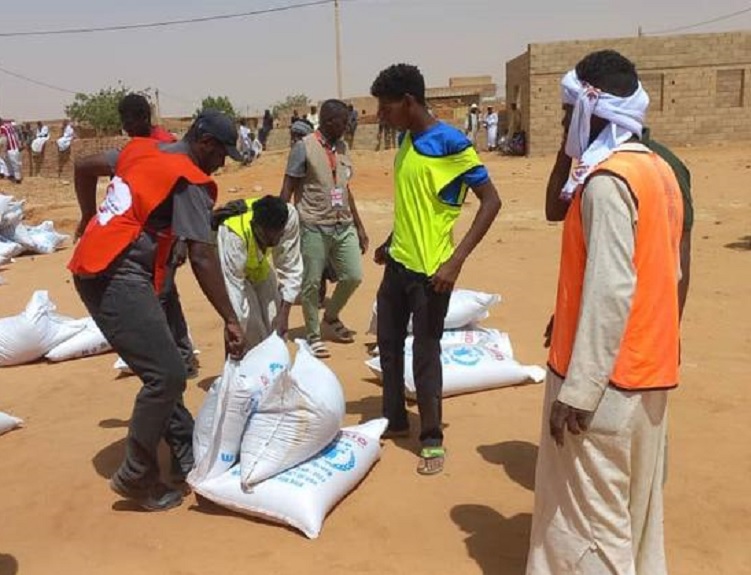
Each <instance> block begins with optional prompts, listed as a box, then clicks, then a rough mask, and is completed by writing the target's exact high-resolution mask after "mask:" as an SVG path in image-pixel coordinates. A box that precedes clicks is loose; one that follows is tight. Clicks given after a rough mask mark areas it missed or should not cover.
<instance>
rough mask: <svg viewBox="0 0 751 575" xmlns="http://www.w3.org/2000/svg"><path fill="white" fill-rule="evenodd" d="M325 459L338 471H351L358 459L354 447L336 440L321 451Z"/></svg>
mask: <svg viewBox="0 0 751 575" xmlns="http://www.w3.org/2000/svg"><path fill="white" fill-rule="evenodd" d="M321 456H322V457H323V461H324V462H325V463H326V464H327V465H329V466H330V467H333V468H334V469H336V470H337V471H351V470H352V469H354V467H355V463H356V459H355V454H354V452H353V451H352V448H351V447H350V446H349V445H348V444H347V443H345V442H343V441H334V442H332V443H330V444H329V446H328V447H327V448H326V449H324V450H323V451H322V452H321Z"/></svg>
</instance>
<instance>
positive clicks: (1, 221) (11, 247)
mask: <svg viewBox="0 0 751 575" xmlns="http://www.w3.org/2000/svg"><path fill="white" fill-rule="evenodd" d="M24 203H25V200H16V199H15V198H14V197H13V196H7V195H4V194H0V266H2V265H5V264H7V263H9V262H10V261H12V259H13V258H14V257H16V256H19V255H21V254H24V253H33V254H51V253H54V252H55V251H56V250H57V249H58V248H60V246H62V244H63V242H65V240H67V239H68V237H69V236H67V235H65V234H59V233H57V232H56V231H55V226H54V224H53V223H52V222H51V221H45V222H42V223H41V224H39V225H38V226H29V225H27V224H24V223H23V217H24V211H23V206H24ZM0 283H2V278H0Z"/></svg>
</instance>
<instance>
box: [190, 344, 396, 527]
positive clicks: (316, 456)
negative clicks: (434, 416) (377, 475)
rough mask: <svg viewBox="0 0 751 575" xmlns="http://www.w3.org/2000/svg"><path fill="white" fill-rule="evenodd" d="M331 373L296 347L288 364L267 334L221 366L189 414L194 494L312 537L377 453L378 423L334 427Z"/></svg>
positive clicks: (340, 399)
mask: <svg viewBox="0 0 751 575" xmlns="http://www.w3.org/2000/svg"><path fill="white" fill-rule="evenodd" d="M344 414H345V401H344V394H343V392H342V388H341V385H340V384H339V381H338V379H337V377H336V375H334V373H333V372H332V371H331V370H330V369H329V368H328V367H327V366H326V365H325V364H324V363H323V362H321V361H319V360H318V359H316V358H314V357H313V355H312V354H311V353H310V352H309V350H308V348H307V345H306V344H305V343H303V342H298V351H297V356H296V358H295V361H294V364H292V363H291V360H290V356H289V352H288V350H287V346H286V344H285V343H284V342H283V341H282V340H281V339H280V338H279V337H278V336H276V335H272V336H271V337H270V338H269V339H267V340H266V341H264V342H263V343H262V344H260V345H259V346H257V347H255V348H254V349H252V350H251V351H250V352H248V354H247V355H246V356H245V358H244V359H243V360H242V361H240V362H236V361H231V360H230V361H228V362H227V364H226V365H225V368H224V373H223V374H222V376H221V377H220V378H218V379H217V380H216V381H215V382H214V384H213V386H212V387H211V389H210V390H209V392H208V395H207V397H206V400H205V403H204V405H203V407H202V408H201V410H200V412H199V414H198V417H197V418H196V427H195V433H194V436H193V449H194V453H195V458H196V465H195V467H194V468H193V470H192V471H191V473H190V474H189V475H188V483H189V484H190V485H191V486H192V487H193V489H194V490H195V492H196V493H198V494H199V495H201V496H202V497H205V498H206V499H209V500H210V501H213V502H214V503H217V504H219V505H222V506H225V507H228V508H230V509H232V510H234V511H238V512H240V513H244V514H247V515H252V516H256V517H261V518H264V519H267V520H271V521H274V522H279V523H283V524H286V525H290V526H292V527H294V528H296V529H298V530H300V531H302V532H303V533H304V534H305V535H306V536H308V537H310V538H311V539H313V538H316V537H318V535H319V533H320V531H321V528H322V525H323V521H324V519H325V517H326V515H327V514H328V512H329V511H330V510H331V509H332V508H333V507H334V506H335V505H336V504H337V503H338V502H339V501H340V500H341V499H343V498H344V497H345V496H346V495H347V493H349V492H350V491H352V490H353V489H354V488H355V487H356V486H357V485H358V483H360V481H361V480H362V479H363V478H364V477H365V475H367V473H368V471H369V470H370V468H371V467H372V466H373V465H374V464H375V462H376V461H377V460H378V459H379V457H380V451H381V448H380V437H381V435H382V434H383V432H384V430H385V428H386V425H387V421H386V420H385V419H378V420H374V421H370V422H368V423H365V424H363V425H357V426H354V427H345V428H343V429H342V428H341V424H342V420H343V418H344Z"/></svg>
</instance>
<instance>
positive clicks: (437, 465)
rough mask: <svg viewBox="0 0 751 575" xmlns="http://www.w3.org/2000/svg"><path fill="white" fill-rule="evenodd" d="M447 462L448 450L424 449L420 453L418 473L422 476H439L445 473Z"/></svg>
mask: <svg viewBox="0 0 751 575" xmlns="http://www.w3.org/2000/svg"><path fill="white" fill-rule="evenodd" d="M445 460H446V449H445V448H444V447H442V446H439V447H423V448H422V451H420V461H419V463H418V464H417V473H419V474H420V475H437V474H438V473H440V472H441V471H443V464H444V462H445Z"/></svg>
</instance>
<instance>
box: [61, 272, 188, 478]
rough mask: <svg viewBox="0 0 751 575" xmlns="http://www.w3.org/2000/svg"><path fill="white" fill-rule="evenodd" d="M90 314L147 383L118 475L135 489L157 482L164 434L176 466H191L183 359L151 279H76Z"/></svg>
mask: <svg viewBox="0 0 751 575" xmlns="http://www.w3.org/2000/svg"><path fill="white" fill-rule="evenodd" d="M74 281H75V285H76V289H77V290H78V293H79V294H80V296H81V299H82V300H83V302H84V304H85V305H86V308H87V309H88V311H89V313H90V314H91V317H92V318H93V319H94V321H95V322H96V324H97V326H98V327H99V329H100V330H101V331H102V333H103V334H104V336H105V337H106V338H107V340H108V341H109V342H110V344H111V345H112V347H113V349H114V350H115V351H116V352H117V353H118V354H119V355H120V357H122V359H123V360H125V362H126V363H127V364H128V366H129V367H130V368H131V369H132V370H133V372H134V373H135V374H136V375H137V376H138V377H139V378H141V381H142V382H143V387H142V388H141V390H140V391H139V392H138V395H137V396H136V401H135V406H134V408H133V415H132V417H131V420H130V426H129V429H128V438H127V444H126V455H125V461H124V462H123V463H122V465H121V466H120V469H119V470H118V471H117V475H118V477H119V479H121V480H122V481H123V482H124V483H126V484H127V485H128V486H132V487H134V488H139V489H140V488H148V487H151V486H152V485H154V484H155V483H157V482H158V481H159V463H158V459H157V450H158V447H159V442H160V441H161V439H162V438H164V439H165V440H166V442H167V445H168V446H169V448H170V452H171V454H172V466H173V469H172V471H173V472H175V473H181V474H187V473H188V471H190V469H191V468H192V467H193V443H192V442H193V417H192V416H191V414H190V412H189V411H188V410H187V409H186V408H185V405H184V404H183V392H184V391H185V385H186V377H187V373H186V368H185V362H184V361H183V358H182V357H181V355H180V351H179V350H178V347H177V344H176V343H175V339H174V337H173V335H172V331H171V330H170V326H169V325H168V323H167V317H166V315H165V313H164V311H163V308H162V306H161V304H160V302H159V298H158V297H157V295H156V293H155V292H154V288H153V286H152V284H151V283H150V282H149V281H148V280H147V279H143V280H141V279H130V278H129V279H110V278H108V277H97V278H93V279H82V278H78V277H76V278H74Z"/></svg>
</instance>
